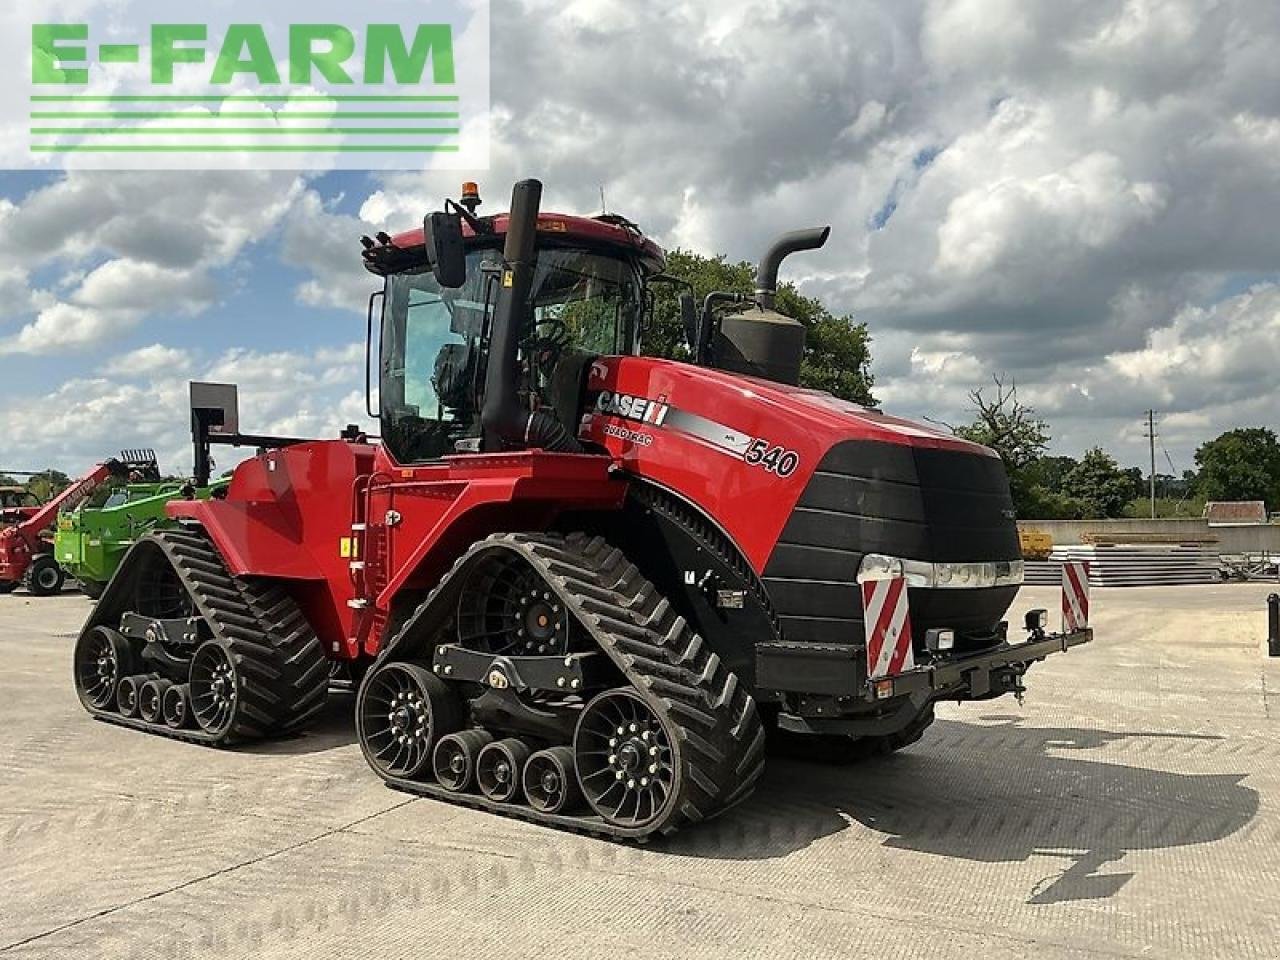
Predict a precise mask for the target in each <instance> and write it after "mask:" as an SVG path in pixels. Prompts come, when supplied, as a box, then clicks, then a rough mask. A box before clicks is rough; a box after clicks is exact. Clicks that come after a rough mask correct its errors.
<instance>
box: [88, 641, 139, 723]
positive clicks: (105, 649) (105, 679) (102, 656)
mask: <svg viewBox="0 0 1280 960" xmlns="http://www.w3.org/2000/svg"><path fill="white" fill-rule="evenodd" d="M74 661H75V673H76V693H78V694H79V695H80V699H81V700H82V701H83V702H84V703H86V704H87V705H89V706H91V707H93V708H94V709H95V710H108V709H110V708H111V707H112V706H113V705H114V704H115V702H116V689H117V687H118V686H119V684H120V679H121V678H122V677H126V676H129V675H130V674H132V673H133V672H134V671H135V670H136V669H137V664H136V661H135V659H134V656H133V648H132V647H130V646H129V641H128V640H126V639H125V638H124V637H122V636H121V635H120V634H118V633H117V632H116V631H114V630H112V629H111V628H110V627H94V628H93V629H92V630H90V631H89V632H88V633H86V634H84V635H83V636H81V637H80V639H79V640H77V641H76V650H75V655H74Z"/></svg>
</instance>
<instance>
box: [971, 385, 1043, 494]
mask: <svg viewBox="0 0 1280 960" xmlns="http://www.w3.org/2000/svg"><path fill="white" fill-rule="evenodd" d="M993 379H994V381H995V387H996V395H995V397H994V399H993V398H990V397H987V396H986V395H984V394H983V392H982V389H981V388H980V389H978V390H974V391H973V392H972V393H970V394H969V400H970V401H971V402H972V404H973V410H974V413H975V415H976V416H975V419H974V421H973V423H971V424H970V425H969V426H967V427H956V428H954V432H955V433H956V435H957V436H961V437H964V438H965V439H966V440H972V441H973V442H974V443H980V444H982V445H983V446H985V447H990V448H991V449H992V450H994V451H995V452H996V453H998V454H1000V459H1001V460H1003V461H1004V467H1005V471H1006V472H1007V473H1008V474H1009V489H1010V491H1011V493H1012V494H1013V506H1014V509H1016V510H1017V511H1018V514H1019V516H1026V515H1029V513H1030V512H1031V508H1032V506H1033V504H1035V502H1036V496H1035V494H1034V493H1033V490H1034V488H1035V484H1034V483H1033V482H1032V480H1031V478H1030V477H1029V476H1028V468H1029V467H1031V466H1032V465H1033V464H1035V463H1036V462H1037V461H1038V460H1040V459H1041V458H1042V457H1043V456H1044V451H1045V449H1046V448H1047V447H1048V446H1049V425H1048V424H1047V423H1045V422H1044V421H1043V420H1041V419H1040V418H1039V417H1037V416H1036V412H1035V411H1034V410H1033V409H1031V408H1030V407H1028V406H1025V405H1024V404H1023V403H1022V402H1021V401H1020V400H1019V399H1018V385H1017V384H1016V383H1014V382H1013V381H1012V380H1011V381H1010V382H1009V385H1008V386H1007V387H1006V386H1005V383H1004V380H1003V379H1001V378H1000V377H994V378H993ZM1024 511H1025V512H1024Z"/></svg>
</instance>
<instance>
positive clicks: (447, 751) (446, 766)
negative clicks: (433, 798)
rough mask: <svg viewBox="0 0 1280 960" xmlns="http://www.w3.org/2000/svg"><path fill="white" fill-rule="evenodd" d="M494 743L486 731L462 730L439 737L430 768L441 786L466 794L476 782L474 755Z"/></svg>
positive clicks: (491, 736)
mask: <svg viewBox="0 0 1280 960" xmlns="http://www.w3.org/2000/svg"><path fill="white" fill-rule="evenodd" d="M491 743H493V734H491V733H490V732H489V731H488V730H463V731H462V732H461V733H450V734H448V735H447V736H443V737H441V738H440V742H439V743H437V744H436V749H435V751H434V752H433V753H432V755H431V768H432V770H434V771H435V775H436V779H437V780H439V781H440V786H442V787H444V788H445V789H446V790H450V791H452V792H453V793H466V792H467V791H468V790H470V789H471V784H472V783H474V782H475V776H476V757H477V756H479V755H480V751H481V750H483V749H484V748H485V747H487V746H488V745H489V744H491Z"/></svg>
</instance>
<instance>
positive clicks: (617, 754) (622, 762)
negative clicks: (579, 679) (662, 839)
mask: <svg viewBox="0 0 1280 960" xmlns="http://www.w3.org/2000/svg"><path fill="white" fill-rule="evenodd" d="M677 749H678V748H677V745H676V741H675V738H674V737H673V736H672V734H671V731H670V730H668V729H667V726H666V724H664V723H663V722H662V720H661V719H659V717H658V716H657V715H656V714H655V713H654V712H653V710H652V709H650V707H649V705H648V704H647V703H645V701H644V699H643V698H641V697H640V695H639V694H637V693H636V692H634V691H633V690H630V689H627V688H625V687H620V688H618V689H616V690H606V691H605V692H604V693H602V694H600V695H599V696H597V697H596V698H595V699H594V700H592V701H591V702H590V703H588V704H587V705H586V706H585V707H583V709H582V715H581V716H580V717H579V718H578V727H577V730H576V731H575V732H574V736H573V754H574V761H575V763H576V765H577V769H578V783H579V785H580V786H581V787H582V793H583V795H584V796H585V797H586V798H587V803H589V804H590V805H591V809H592V810H594V811H595V812H596V813H598V814H600V816H602V817H604V819H605V820H607V821H608V822H609V823H612V824H616V825H618V826H624V827H643V826H644V825H645V824H648V823H651V822H653V821H655V820H660V819H662V818H663V817H664V816H665V815H666V811H667V807H668V806H669V805H670V804H671V802H672V801H673V800H674V799H675V798H676V797H677V796H679V794H680V793H681V792H682V791H683V789H684V783H683V780H684V777H683V774H682V771H681V762H680V757H679V756H678V755H677Z"/></svg>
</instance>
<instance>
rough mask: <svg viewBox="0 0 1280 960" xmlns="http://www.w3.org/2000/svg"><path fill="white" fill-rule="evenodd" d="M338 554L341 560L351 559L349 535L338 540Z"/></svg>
mask: <svg viewBox="0 0 1280 960" xmlns="http://www.w3.org/2000/svg"><path fill="white" fill-rule="evenodd" d="M338 555H339V556H340V557H342V559H343V560H350V559H351V538H350V537H343V538H342V539H341V540H339V541H338Z"/></svg>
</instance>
